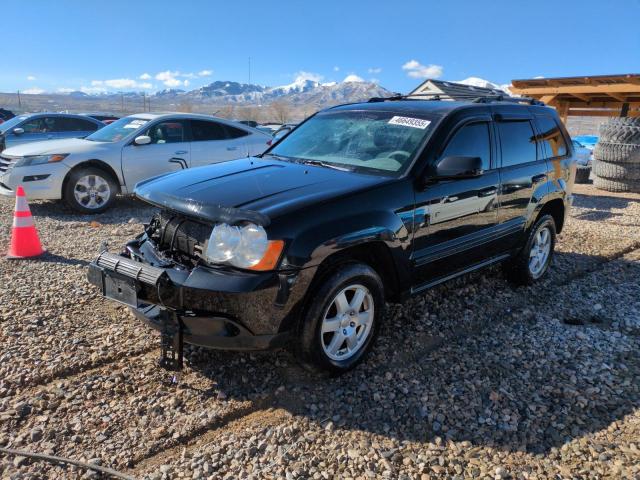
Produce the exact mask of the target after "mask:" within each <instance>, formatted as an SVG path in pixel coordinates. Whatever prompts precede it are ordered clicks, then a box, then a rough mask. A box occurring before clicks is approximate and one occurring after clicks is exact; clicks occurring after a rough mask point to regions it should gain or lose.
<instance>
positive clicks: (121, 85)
mask: <svg viewBox="0 0 640 480" xmlns="http://www.w3.org/2000/svg"><path fill="white" fill-rule="evenodd" d="M91 87H98V89H100V90H101V91H104V90H105V88H104V87H107V88H113V89H116V90H132V89H135V88H138V89H142V90H149V89H151V88H153V85H152V84H151V83H149V82H138V81H137V80H134V79H132V78H112V79H109V80H92V81H91ZM83 91H84V90H83Z"/></svg>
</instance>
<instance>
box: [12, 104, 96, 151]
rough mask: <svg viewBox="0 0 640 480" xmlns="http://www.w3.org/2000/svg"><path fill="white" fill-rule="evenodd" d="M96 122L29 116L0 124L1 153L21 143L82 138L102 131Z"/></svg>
mask: <svg viewBox="0 0 640 480" xmlns="http://www.w3.org/2000/svg"><path fill="white" fill-rule="evenodd" d="M104 126H105V124H104V123H102V122H100V121H98V120H97V119H95V118H91V117H87V116H84V115H73V114H68V113H30V114H26V115H18V116H16V117H13V118H12V119H11V120H7V121H6V122H4V123H0V152H2V151H3V150H4V149H6V148H11V147H14V146H16V145H20V144H22V143H30V142H39V141H42V140H57V139H60V138H82V137H86V136H87V135H89V134H91V133H93V132H95V131H96V130H98V129H100V128H102V127H104Z"/></svg>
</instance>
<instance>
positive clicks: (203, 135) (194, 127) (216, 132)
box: [191, 120, 227, 142]
mask: <svg viewBox="0 0 640 480" xmlns="http://www.w3.org/2000/svg"><path fill="white" fill-rule="evenodd" d="M191 134H192V135H193V140H194V141H196V142H206V141H208V140H224V139H226V138H227V134H226V132H225V130H224V127H223V126H222V125H221V124H220V123H218V122H207V121H205V120H191Z"/></svg>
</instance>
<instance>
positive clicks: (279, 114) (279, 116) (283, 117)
mask: <svg viewBox="0 0 640 480" xmlns="http://www.w3.org/2000/svg"><path fill="white" fill-rule="evenodd" d="M290 114H291V104H290V103H288V102H285V101H284V100H276V101H275V102H272V103H271V115H272V117H273V118H274V119H275V121H276V122H278V123H287V120H289V116H290Z"/></svg>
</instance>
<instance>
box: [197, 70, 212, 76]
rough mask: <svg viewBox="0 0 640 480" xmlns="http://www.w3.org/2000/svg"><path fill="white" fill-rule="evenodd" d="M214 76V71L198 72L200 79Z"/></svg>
mask: <svg viewBox="0 0 640 480" xmlns="http://www.w3.org/2000/svg"><path fill="white" fill-rule="evenodd" d="M211 75H213V70H200V71H199V72H198V76H199V77H210V76H211Z"/></svg>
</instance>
